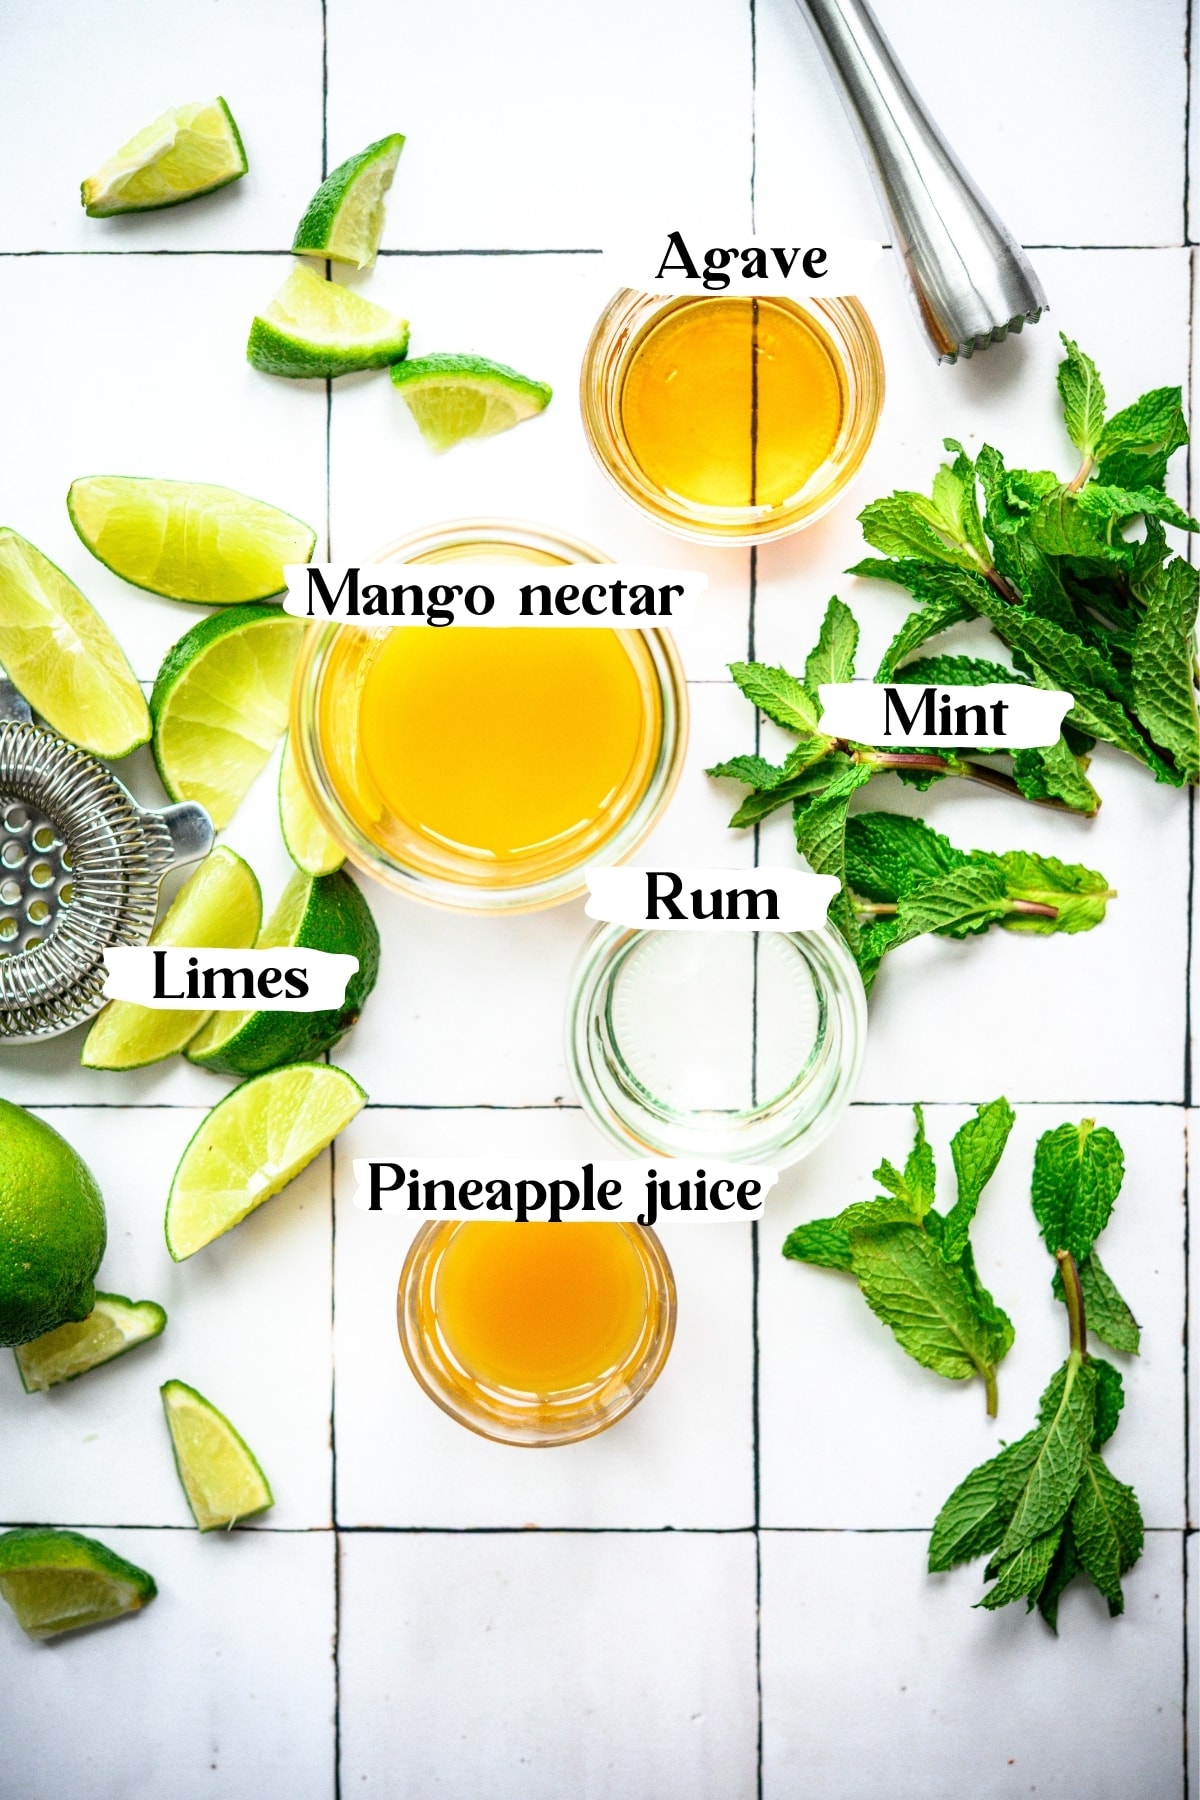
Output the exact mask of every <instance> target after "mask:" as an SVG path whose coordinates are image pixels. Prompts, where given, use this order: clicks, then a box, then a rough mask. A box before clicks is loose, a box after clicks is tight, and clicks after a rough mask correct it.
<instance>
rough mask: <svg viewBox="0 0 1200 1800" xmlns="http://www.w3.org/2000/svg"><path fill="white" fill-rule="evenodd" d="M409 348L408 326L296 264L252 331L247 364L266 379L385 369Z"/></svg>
mask: <svg viewBox="0 0 1200 1800" xmlns="http://www.w3.org/2000/svg"><path fill="white" fill-rule="evenodd" d="M407 349H408V321H407V319H398V318H397V317H396V316H395V314H394V313H390V312H385V311H384V309H383V307H382V306H375V305H373V304H372V302H371V301H370V300H363V299H362V298H361V297H360V296H359V295H358V294H354V293H351V291H350V289H349V288H344V287H339V286H338V284H337V282H336V281H326V280H324V279H323V277H322V276H320V275H315V274H314V273H313V271H312V270H311V269H310V268H309V267H308V265H307V264H306V263H297V264H296V266H295V268H294V269H293V270H292V272H291V274H290V275H289V276H288V278H287V280H286V281H285V282H284V284H283V286H282V287H281V288H280V290H279V292H278V293H277V294H276V296H275V298H274V299H273V300H272V302H271V304H270V305H269V306H268V308H267V310H266V312H265V313H259V314H258V315H257V317H256V318H255V320H254V323H253V324H252V325H251V327H250V342H249V344H248V345H247V346H246V356H247V359H248V360H249V361H250V362H251V363H253V365H254V367H255V368H256V369H261V370H262V371H263V372H264V374H267V375H288V376H297V377H305V376H314V375H315V376H332V375H351V374H353V373H354V371H355V370H356V369H386V368H387V367H388V365H389V364H390V363H394V362H399V361H400V358H401V357H402V356H403V355H404V353H405V351H406V350H407Z"/></svg>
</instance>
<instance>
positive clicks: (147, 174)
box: [80, 95, 249, 219]
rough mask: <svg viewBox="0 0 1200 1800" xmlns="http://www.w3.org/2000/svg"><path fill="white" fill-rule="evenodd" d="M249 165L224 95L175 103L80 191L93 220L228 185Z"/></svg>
mask: <svg viewBox="0 0 1200 1800" xmlns="http://www.w3.org/2000/svg"><path fill="white" fill-rule="evenodd" d="M248 167H249V164H248V163H247V161H246V152H245V150H244V149H243V148H242V140H241V136H240V134H239V132H238V128H237V126H236V125H235V124H234V122H233V114H232V113H231V112H230V110H229V108H228V107H227V106H226V104H225V102H224V100H222V99H221V97H220V95H218V96H217V98H216V99H215V100H200V101H197V102H196V103H195V104H194V105H192V106H174V107H172V108H171V111H170V112H165V113H164V114H163V115H162V118H161V119H155V121H154V123H153V125H147V126H146V128H145V130H144V131H139V132H138V134H137V136H136V137H131V138H130V140H129V142H128V143H127V144H125V145H123V146H122V148H121V149H120V150H118V151H117V153H116V155H115V156H110V157H109V159H108V161H107V162H106V163H102V164H101V166H100V167H99V168H98V169H97V170H96V173H95V174H94V175H89V176H88V178H87V180H86V181H85V182H84V183H83V186H82V188H81V190H80V192H81V194H82V196H83V210H84V212H86V213H87V215H88V217H89V218H90V219H107V218H109V217H111V215H112V214H113V213H127V212H150V211H152V210H153V209H154V208H155V207H158V206H178V205H179V204H180V202H181V201H183V200H195V199H197V198H198V197H199V195H201V194H211V193H212V192H213V190H214V189H215V188H222V187H227V186H228V184H229V183H230V182H231V181H236V180H237V178H238V176H239V175H244V174H245V173H246V170H247V168H248Z"/></svg>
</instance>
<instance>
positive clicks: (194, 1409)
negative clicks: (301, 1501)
mask: <svg viewBox="0 0 1200 1800" xmlns="http://www.w3.org/2000/svg"><path fill="white" fill-rule="evenodd" d="M159 1393H160V1394H161V1395H162V1401H163V1411H164V1412H165V1413H166V1415H167V1429H168V1431H169V1432H170V1433H171V1445H172V1448H173V1449H174V1451H175V1467H176V1468H177V1469H178V1470H179V1479H180V1481H181V1482H182V1483H183V1491H184V1493H185V1494H186V1495H187V1503H188V1505H189V1506H190V1507H191V1509H192V1517H193V1518H194V1519H195V1521H196V1523H197V1525H198V1526H199V1527H200V1529H201V1531H216V1530H217V1529H218V1528H220V1527H222V1526H225V1527H228V1526H230V1525H236V1524H237V1522H238V1520H239V1519H249V1518H252V1517H253V1516H254V1514H255V1513H260V1512H266V1510H267V1508H268V1506H274V1504H275V1496H274V1494H272V1492H271V1484H270V1482H269V1481H268V1480H267V1478H266V1476H265V1475H264V1474H263V1472H262V1470H261V1469H260V1468H259V1466H258V1463H257V1461H256V1460H255V1457H254V1454H253V1452H252V1451H251V1449H250V1446H249V1445H248V1444H247V1443H246V1441H245V1439H244V1438H242V1437H241V1436H239V1434H238V1433H237V1432H236V1431H235V1430H234V1428H233V1426H232V1425H231V1424H230V1423H229V1420H228V1419H227V1418H226V1417H225V1414H224V1413H221V1412H218V1411H217V1409H216V1407H215V1406H214V1405H213V1403H212V1401H211V1400H206V1399H205V1398H204V1395H203V1394H198V1393H197V1392H196V1390H195V1388H194V1387H189V1386H188V1384H187V1382H186V1381H167V1382H164V1383H163V1385H162V1387H161V1388H160V1389H159Z"/></svg>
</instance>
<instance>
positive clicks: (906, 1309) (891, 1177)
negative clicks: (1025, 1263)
mask: <svg viewBox="0 0 1200 1800" xmlns="http://www.w3.org/2000/svg"><path fill="white" fill-rule="evenodd" d="M913 1112H914V1114H915V1116H916V1124H917V1130H916V1139H915V1142H914V1144H913V1147H912V1149H911V1150H910V1152H909V1154H908V1159H907V1161H906V1162H905V1164H904V1168H903V1169H902V1170H901V1169H897V1168H896V1167H895V1166H894V1164H892V1163H890V1162H888V1161H886V1160H885V1161H884V1162H882V1163H880V1165H879V1167H878V1168H877V1169H876V1170H875V1179H876V1181H878V1182H879V1184H880V1186H881V1187H883V1188H885V1189H886V1190H887V1192H886V1194H881V1195H879V1196H878V1197H877V1198H876V1199H874V1200H864V1201H859V1202H856V1203H855V1204H854V1205H852V1206H848V1207H845V1208H844V1209H843V1210H842V1211H841V1212H840V1213H837V1214H835V1215H834V1216H833V1217H832V1218H828V1219H815V1220H813V1221H812V1222H811V1223H810V1224H807V1225H800V1226H798V1227H797V1228H796V1230H795V1231H793V1232H791V1233H790V1234H789V1236H788V1237H787V1239H786V1241H785V1243H784V1246H783V1254H784V1255H785V1256H788V1257H792V1258H793V1259H794V1260H795V1261H796V1262H807V1263H814V1264H816V1265H817V1266H818V1267H820V1268H826V1269H841V1270H843V1271H845V1272H846V1273H848V1274H851V1275H853V1276H854V1278H855V1280H856V1281H857V1282H858V1285H859V1288H860V1290H861V1292H862V1296H863V1299H864V1300H865V1301H866V1303H867V1305H868V1306H869V1307H870V1308H871V1311H872V1312H873V1313H874V1314H875V1316H876V1318H878V1319H879V1320H881V1321H882V1323H883V1324H884V1325H886V1326H887V1327H888V1328H889V1330H890V1331H891V1333H892V1335H893V1336H894V1337H895V1339H896V1342H897V1343H898V1344H899V1345H900V1348H901V1349H902V1350H904V1351H906V1352H907V1353H908V1355H909V1356H911V1357H913V1359H914V1360H915V1361H916V1362H919V1363H920V1364H921V1366H922V1367H923V1368H926V1369H930V1370H932V1371H933V1372H934V1374H937V1375H945V1376H947V1377H948V1378H949V1379H950V1380H951V1381H969V1380H971V1379H972V1378H973V1377H978V1378H979V1379H981V1380H982V1381H983V1383H984V1388H985V1392H986V1395H987V1410H988V1414H989V1416H991V1417H994V1416H995V1413H996V1404H997V1396H996V1370H997V1367H998V1365H999V1364H1000V1363H1001V1362H1002V1361H1003V1359H1004V1357H1005V1356H1006V1355H1007V1354H1008V1351H1009V1348H1010V1346H1011V1344H1012V1341H1013V1327H1012V1322H1011V1320H1010V1319H1009V1318H1008V1316H1007V1314H1006V1313H1004V1312H1003V1311H1001V1309H1000V1307H999V1306H997V1304H996V1302H995V1301H994V1300H993V1298H992V1296H991V1295H990V1294H989V1293H988V1291H987V1289H986V1288H985V1287H984V1286H983V1283H982V1282H981V1281H980V1279H979V1276H978V1274H977V1273H976V1269H975V1259H974V1255H973V1253H972V1250H971V1238H970V1230H971V1222H972V1220H973V1219H974V1217H975V1212H976V1208H977V1207H978V1205H979V1199H980V1196H981V1194H982V1193H983V1190H984V1188H985V1187H986V1186H987V1184H988V1182H989V1181H990V1180H991V1178H992V1176H993V1175H994V1174H995V1172H996V1167H997V1165H998V1163H999V1161H1000V1158H1001V1156H1002V1155H1003V1152H1004V1146H1005V1144H1006V1143H1007V1142H1008V1134H1009V1132H1010V1131H1011V1130H1012V1126H1013V1113H1012V1109H1011V1107H1010V1106H1009V1104H1008V1102H1007V1100H1003V1099H1000V1100H993V1101H991V1102H990V1104H989V1105H987V1106H981V1107H979V1109H978V1110H977V1112H976V1115H975V1117H974V1118H973V1119H970V1120H968V1122H967V1123H966V1124H965V1125H964V1126H963V1127H962V1128H961V1130H959V1131H958V1132H956V1133H955V1135H954V1138H953V1139H952V1140H951V1144H950V1154H951V1157H952V1159H953V1162H954V1172H955V1176H956V1179H957V1184H958V1197H957V1199H956V1201H955V1204H954V1205H953V1206H952V1207H951V1208H950V1209H949V1211H948V1212H945V1213H942V1212H939V1211H938V1210H937V1208H936V1207H935V1206H934V1198H935V1187H936V1169H935V1166H934V1158H933V1151H932V1149H931V1148H930V1145H929V1142H928V1140H927V1138H926V1136H925V1119H924V1115H923V1113H922V1111H921V1108H920V1107H919V1106H916V1107H914V1108H913Z"/></svg>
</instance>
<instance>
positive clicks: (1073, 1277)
mask: <svg viewBox="0 0 1200 1800" xmlns="http://www.w3.org/2000/svg"><path fill="white" fill-rule="evenodd" d="M1054 1257H1055V1261H1056V1262H1057V1263H1058V1269H1059V1273H1060V1275H1061V1276H1062V1284H1063V1295H1064V1297H1065V1299H1066V1302H1067V1317H1068V1319H1069V1320H1070V1322H1071V1354H1072V1356H1078V1357H1079V1358H1080V1359H1081V1360H1082V1359H1084V1358H1085V1357H1086V1356H1087V1313H1086V1311H1085V1310H1084V1304H1083V1288H1082V1287H1081V1285H1080V1281H1079V1270H1078V1269H1077V1268H1076V1267H1075V1258H1074V1257H1073V1256H1072V1255H1071V1252H1070V1251H1069V1250H1056V1251H1055V1252H1054Z"/></svg>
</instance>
